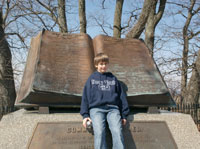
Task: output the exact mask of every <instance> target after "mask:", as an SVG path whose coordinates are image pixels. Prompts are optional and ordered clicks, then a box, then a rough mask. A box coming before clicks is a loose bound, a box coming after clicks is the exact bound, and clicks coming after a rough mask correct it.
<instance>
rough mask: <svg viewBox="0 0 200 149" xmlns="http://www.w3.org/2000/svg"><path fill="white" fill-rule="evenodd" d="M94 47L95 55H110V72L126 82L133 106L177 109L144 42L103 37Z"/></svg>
mask: <svg viewBox="0 0 200 149" xmlns="http://www.w3.org/2000/svg"><path fill="white" fill-rule="evenodd" d="M93 44H94V51H95V54H97V53H100V52H105V53H107V54H108V56H109V58H110V64H109V71H111V72H112V73H113V74H114V75H116V76H117V78H118V79H119V80H120V81H122V83H123V85H124V88H125V90H127V98H128V102H129V104H130V105H144V106H173V105H175V103H174V101H173V99H172V97H171V95H170V93H169V90H168V88H167V86H166V84H165V82H164V80H163V78H162V76H161V74H160V72H159V70H158V68H157V66H156V64H155V62H154V60H153V58H152V57H151V55H150V52H149V49H148V48H147V47H146V45H145V44H144V42H142V41H140V40H136V39H119V38H113V37H109V36H104V35H99V36H97V37H95V38H94V39H93Z"/></svg>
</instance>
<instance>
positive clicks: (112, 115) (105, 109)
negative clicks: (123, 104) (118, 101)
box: [90, 105, 124, 149]
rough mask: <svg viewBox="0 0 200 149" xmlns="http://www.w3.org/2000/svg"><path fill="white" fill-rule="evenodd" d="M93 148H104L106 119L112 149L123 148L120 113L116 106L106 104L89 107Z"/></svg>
mask: <svg viewBox="0 0 200 149" xmlns="http://www.w3.org/2000/svg"><path fill="white" fill-rule="evenodd" d="M90 118H91V120H92V125H93V130H94V147H95V149H106V148H107V145H106V131H105V128H106V120H107V122H108V125H109V129H110V131H111V134H112V142H113V149H124V138H123V134H122V123H121V115H120V112H119V109H118V107H117V106H114V105H106V106H101V107H99V108H92V109H90Z"/></svg>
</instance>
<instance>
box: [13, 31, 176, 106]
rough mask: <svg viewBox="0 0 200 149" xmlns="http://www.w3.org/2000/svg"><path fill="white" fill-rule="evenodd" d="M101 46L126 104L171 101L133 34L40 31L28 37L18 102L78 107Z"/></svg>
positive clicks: (150, 103) (146, 104)
mask: <svg viewBox="0 0 200 149" xmlns="http://www.w3.org/2000/svg"><path fill="white" fill-rule="evenodd" d="M99 52H105V53H106V54H108V56H109V58H110V64H109V71H111V72H112V73H113V74H114V75H115V76H117V78H118V79H119V80H120V81H121V82H122V85H123V87H124V89H125V90H126V91H127V99H128V103H129V105H130V106H137V105H138V106H173V105H175V103H174V101H173V99H172V98H171V95H170V93H169V90H168V88H167V86H166V84H165V82H164V80H163V78H162V76H161V74H160V72H159V70H158V68H157V66H156V64H155V62H154V61H153V59H152V57H151V55H150V53H149V50H148V48H147V47H146V46H145V44H144V43H143V42H142V41H140V40H137V39H118V38H113V37H109V36H104V35H99V36H96V37H95V38H94V39H93V40H92V39H91V38H90V36H89V35H87V34H63V33H55V32H50V31H42V32H40V33H39V34H38V35H37V36H36V37H35V38H33V39H32V41H31V47H30V50H29V54H28V58H27V63H26V67H25V70H24V75H23V79H22V83H21V86H20V90H19V92H18V95H17V99H16V104H17V105H20V104H22V103H26V104H36V105H41V106H44V105H45V106H56V105H60V106H70V107H76V106H77V107H79V106H80V103H81V96H82V91H83V87H84V84H85V82H86V80H87V79H88V77H89V76H90V74H91V73H92V72H94V71H95V68H94V64H93V59H94V55H95V54H97V53H99Z"/></svg>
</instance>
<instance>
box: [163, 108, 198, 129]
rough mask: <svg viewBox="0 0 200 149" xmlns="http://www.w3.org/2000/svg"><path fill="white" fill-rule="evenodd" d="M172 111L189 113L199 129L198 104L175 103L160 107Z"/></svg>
mask: <svg viewBox="0 0 200 149" xmlns="http://www.w3.org/2000/svg"><path fill="white" fill-rule="evenodd" d="M162 109H165V110H166V109H167V110H169V111H172V112H179V113H185V114H190V115H191V116H192V118H193V120H194V122H195V124H196V125H197V128H198V130H199V131H200V104H177V105H176V107H169V108H162Z"/></svg>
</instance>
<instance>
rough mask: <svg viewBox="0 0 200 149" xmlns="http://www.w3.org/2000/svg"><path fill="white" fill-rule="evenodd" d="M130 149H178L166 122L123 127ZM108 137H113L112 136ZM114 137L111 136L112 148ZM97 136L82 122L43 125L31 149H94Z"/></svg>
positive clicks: (151, 122) (33, 138)
mask: <svg viewBox="0 0 200 149" xmlns="http://www.w3.org/2000/svg"><path fill="white" fill-rule="evenodd" d="M123 133H124V139H125V146H126V149H136V148H144V149H145V148H148V149H151V148H152V149H160V148H163V149H168V148H170V149H177V145H176V143H175V141H174V139H173V137H172V135H171V133H170V131H169V129H168V127H167V124H166V122H164V121H136V122H130V123H128V124H127V125H126V126H125V127H124V128H123ZM108 135H110V134H109V133H108ZM110 138H111V137H107V142H108V147H111V145H112V141H111V140H109V139H110ZM93 141H94V138H93V134H92V133H89V132H88V131H87V130H86V129H85V128H83V127H82V123H81V122H39V123H38V124H37V126H36V128H35V130H34V132H33V135H32V137H31V139H30V141H29V144H28V146H27V148H28V149H43V148H48V149H56V148H59V149H62V148H63V149H64V148H65V149H66V148H73V149H93V148H94V145H93Z"/></svg>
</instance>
